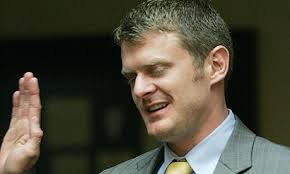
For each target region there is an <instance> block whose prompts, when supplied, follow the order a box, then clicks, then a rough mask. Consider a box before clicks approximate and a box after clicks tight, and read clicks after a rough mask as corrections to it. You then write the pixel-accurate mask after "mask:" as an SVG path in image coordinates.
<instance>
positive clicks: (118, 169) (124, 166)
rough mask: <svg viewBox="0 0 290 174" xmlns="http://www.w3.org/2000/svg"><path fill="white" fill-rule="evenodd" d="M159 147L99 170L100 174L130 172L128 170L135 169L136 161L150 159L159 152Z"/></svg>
mask: <svg viewBox="0 0 290 174" xmlns="http://www.w3.org/2000/svg"><path fill="white" fill-rule="evenodd" d="M159 150H160V149H159V148H156V149H153V150H151V151H148V152H146V153H143V154H141V155H139V156H137V157H135V158H132V159H130V160H127V161H125V162H122V163H120V164H117V165H116V166H113V167H111V168H108V169H106V170H104V171H103V172H101V174H115V173H116V174H117V173H118V174H123V173H124V174H125V173H126V174H127V173H130V171H133V170H135V169H136V167H137V164H138V162H140V161H144V160H145V161H150V160H151V159H152V158H153V157H154V156H156V155H157V154H158V152H159Z"/></svg>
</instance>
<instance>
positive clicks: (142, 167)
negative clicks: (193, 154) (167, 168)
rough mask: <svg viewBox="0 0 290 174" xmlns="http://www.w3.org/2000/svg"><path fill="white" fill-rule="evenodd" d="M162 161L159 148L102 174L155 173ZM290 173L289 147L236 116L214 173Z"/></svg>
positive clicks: (161, 153) (160, 148)
mask: <svg viewBox="0 0 290 174" xmlns="http://www.w3.org/2000/svg"><path fill="white" fill-rule="evenodd" d="M162 162H163V148H162V147H159V148H157V149H154V150H152V151H149V152H147V153H145V154H142V155H140V156H138V157H136V158H134V159H131V160H128V161H126V162H123V163H121V164H119V165H117V166H114V167H112V168H109V169H107V170H105V171H103V172H102V173H101V174H154V173H155V174H156V173H157V171H158V169H159V167H160V165H161V164H162ZM235 173H240V174H241V173H243V174H290V148H289V147H286V146H281V145H277V144H275V143H272V142H270V141H268V140H266V139H264V138H261V137H258V136H256V135H255V134H254V133H253V132H251V131H250V130H249V129H248V128H247V127H246V126H245V125H244V124H243V123H242V122H241V121H240V120H239V119H238V118H237V120H236V124H235V128H234V131H233V133H232V135H231V137H230V139H229V141H228V142H227V145H226V147H225V149H224V151H223V153H222V154H221V157H220V159H219V162H218V164H217V166H216V169H215V171H214V174H235Z"/></svg>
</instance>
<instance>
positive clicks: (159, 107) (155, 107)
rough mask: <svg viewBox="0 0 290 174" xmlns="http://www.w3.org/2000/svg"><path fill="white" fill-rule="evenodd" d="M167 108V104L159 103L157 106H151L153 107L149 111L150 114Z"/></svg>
mask: <svg viewBox="0 0 290 174" xmlns="http://www.w3.org/2000/svg"><path fill="white" fill-rule="evenodd" d="M165 106H167V104H166V103H159V104H156V105H153V106H151V107H150V108H149V109H148V111H149V112H153V111H156V110H158V109H161V108H164V107H165Z"/></svg>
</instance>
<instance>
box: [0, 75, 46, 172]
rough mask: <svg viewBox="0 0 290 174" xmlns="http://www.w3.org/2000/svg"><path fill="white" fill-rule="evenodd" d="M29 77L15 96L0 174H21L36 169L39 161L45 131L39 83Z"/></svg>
mask: <svg viewBox="0 0 290 174" xmlns="http://www.w3.org/2000/svg"><path fill="white" fill-rule="evenodd" d="M32 77H33V75H32V74H28V75H27V74H26V75H25V76H24V78H23V79H22V82H21V80H20V83H19V86H20V87H19V88H20V92H19V91H17V92H15V93H14V96H13V111H12V118H11V122H10V127H9V129H8V131H7V133H6V135H5V137H4V140H3V143H2V146H1V151H0V173H1V174H20V173H23V172H24V171H27V170H29V169H30V168H32V167H33V165H35V163H36V162H37V160H38V158H39V151H40V150H39V149H40V147H39V146H40V141H41V137H42V134H43V133H42V130H41V129H40V123H39V122H40V100H39V89H38V84H37V80H36V79H35V78H32ZM26 90H27V91H26Z"/></svg>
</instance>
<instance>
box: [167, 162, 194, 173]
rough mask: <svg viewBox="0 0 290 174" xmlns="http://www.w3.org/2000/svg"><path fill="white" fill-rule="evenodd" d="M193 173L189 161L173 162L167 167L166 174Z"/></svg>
mask: <svg viewBox="0 0 290 174" xmlns="http://www.w3.org/2000/svg"><path fill="white" fill-rule="evenodd" d="M192 172H193V170H192V168H191V167H190V165H189V164H188V162H187V161H173V162H171V163H170V164H169V166H168V167H167V169H166V171H165V174H191V173H192Z"/></svg>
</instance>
